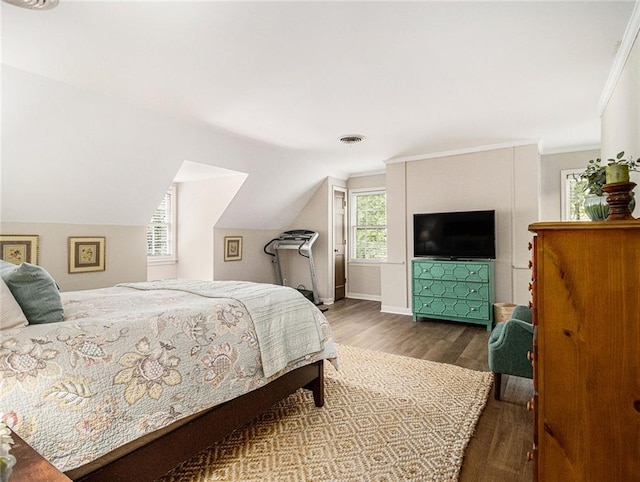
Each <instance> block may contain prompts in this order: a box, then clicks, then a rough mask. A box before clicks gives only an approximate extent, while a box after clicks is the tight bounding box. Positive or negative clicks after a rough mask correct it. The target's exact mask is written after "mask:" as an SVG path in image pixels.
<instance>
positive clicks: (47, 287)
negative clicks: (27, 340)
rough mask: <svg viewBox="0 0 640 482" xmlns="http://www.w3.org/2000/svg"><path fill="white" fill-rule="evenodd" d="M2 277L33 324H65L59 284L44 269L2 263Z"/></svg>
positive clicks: (0, 271)
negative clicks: (61, 322) (62, 322)
mask: <svg viewBox="0 0 640 482" xmlns="http://www.w3.org/2000/svg"><path fill="white" fill-rule="evenodd" d="M0 276H1V277H2V279H3V280H4V282H5V283H6V284H7V286H8V287H9V289H10V290H11V293H12V294H13V297H14V298H15V299H16V301H17V302H18V304H19V305H20V308H22V311H23V312H24V315H25V316H26V317H27V320H29V324H38V323H54V322H56V321H62V320H63V318H64V310H63V308H62V299H61V298H60V291H59V290H58V286H57V285H56V282H55V280H54V279H53V278H52V277H51V275H50V274H49V273H47V271H46V270H45V269H44V268H42V267H41V266H36V265H35V264H30V263H22V264H19V265H15V264H12V263H9V262H7V261H1V262H0Z"/></svg>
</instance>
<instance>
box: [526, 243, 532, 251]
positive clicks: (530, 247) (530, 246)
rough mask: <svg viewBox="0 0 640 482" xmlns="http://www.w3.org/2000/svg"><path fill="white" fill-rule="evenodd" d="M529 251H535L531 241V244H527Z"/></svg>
mask: <svg viewBox="0 0 640 482" xmlns="http://www.w3.org/2000/svg"><path fill="white" fill-rule="evenodd" d="M527 249H528V250H529V251H531V250H532V249H533V244H532V243H531V241H529V244H527Z"/></svg>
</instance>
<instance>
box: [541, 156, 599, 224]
mask: <svg viewBox="0 0 640 482" xmlns="http://www.w3.org/2000/svg"><path fill="white" fill-rule="evenodd" d="M598 157H600V150H599V149H589V150H584V151H575V152H563V153H558V154H547V155H543V156H541V157H540V188H541V189H540V219H542V220H544V221H561V220H562V185H561V181H560V171H562V170H565V169H582V170H584V169H586V167H587V164H588V162H589V159H596V158H598Z"/></svg>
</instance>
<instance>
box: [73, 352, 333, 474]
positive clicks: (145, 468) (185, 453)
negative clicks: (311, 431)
mask: <svg viewBox="0 0 640 482" xmlns="http://www.w3.org/2000/svg"><path fill="white" fill-rule="evenodd" d="M301 387H303V388H307V389H309V390H312V391H313V399H314V403H315V405H316V406H317V407H322V406H323V405H324V361H323V360H321V361H319V362H316V363H313V364H311V365H306V366H303V367H300V368H297V369H295V370H293V371H291V372H289V373H287V374H285V375H283V376H281V377H279V378H277V379H275V380H274V381H272V382H271V383H269V384H268V385H265V386H264V387H261V388H259V389H257V390H254V391H252V392H249V393H247V394H245V395H242V396H241V397H238V398H236V399H234V400H231V401H229V402H226V403H223V404H221V405H218V406H216V407H213V408H212V409H210V410H208V411H206V412H204V413H203V414H202V415H200V416H198V417H196V418H194V419H192V420H191V421H189V422H188V423H186V424H184V425H181V426H179V427H177V428H176V429H175V430H172V431H170V432H168V433H166V434H165V435H163V436H161V437H160V438H157V439H155V440H153V441H151V442H149V443H148V444H146V445H143V446H142V447H139V448H137V449H135V450H134V451H132V452H130V453H128V454H126V455H123V456H122V457H120V458H118V459H116V460H114V461H112V462H110V463H109V464H107V465H105V466H103V467H101V468H99V469H96V470H95V471H93V472H90V473H88V474H86V475H82V476H80V477H77V478H74V474H73V472H74V471H69V472H67V475H69V476H70V477H71V478H72V479H74V480H78V481H82V482H97V481H105V482H106V481H109V482H117V481H122V482H129V481H132V480H135V481H136V482H145V481H149V482H150V481H153V480H156V479H158V478H159V477H162V476H163V475H164V474H166V473H167V472H169V471H170V470H171V469H173V468H174V467H176V466H178V465H179V464H180V463H181V462H184V461H186V460H189V459H190V458H191V457H193V456H194V455H196V454H198V453H199V452H201V451H202V450H204V449H206V448H207V447H209V446H211V445H212V444H213V443H214V442H217V441H219V440H221V439H222V438H224V437H225V436H226V435H228V434H229V433H231V432H233V431H234V430H236V429H237V428H240V427H241V426H243V425H244V424H245V423H247V422H249V421H250V420H252V419H254V418H255V417H256V416H258V415H260V414H261V413H263V412H265V411H266V410H268V409H269V408H271V407H272V406H273V405H274V404H276V403H277V402H279V401H280V400H282V399H284V398H286V397H287V396H289V395H290V394H292V393H293V392H295V391H296V390H297V389H298V388H301Z"/></svg>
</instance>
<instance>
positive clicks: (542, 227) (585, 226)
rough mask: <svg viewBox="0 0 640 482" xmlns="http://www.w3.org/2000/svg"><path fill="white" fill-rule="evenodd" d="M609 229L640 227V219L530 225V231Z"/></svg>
mask: <svg viewBox="0 0 640 482" xmlns="http://www.w3.org/2000/svg"><path fill="white" fill-rule="evenodd" d="M609 229H625V230H626V229H640V220H638V219H632V220H628V221H626V220H625V221H563V222H541V223H533V224H530V225H529V231H532V232H534V233H537V232H539V231H569V230H570V231H581V230H585V231H587V230H595V231H601V230H609Z"/></svg>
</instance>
